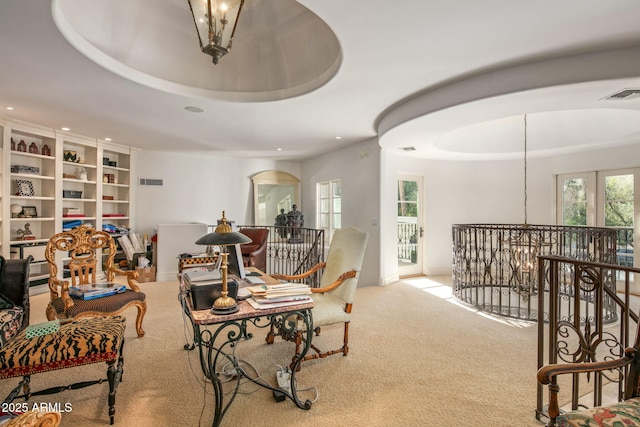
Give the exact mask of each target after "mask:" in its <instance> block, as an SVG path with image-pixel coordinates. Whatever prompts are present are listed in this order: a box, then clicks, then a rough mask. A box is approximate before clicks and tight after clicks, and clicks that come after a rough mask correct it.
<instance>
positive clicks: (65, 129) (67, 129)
mask: <svg viewBox="0 0 640 427" xmlns="http://www.w3.org/2000/svg"><path fill="white" fill-rule="evenodd" d="M60 129H62V130H64V131H69V130H71V129H69V128H60Z"/></svg>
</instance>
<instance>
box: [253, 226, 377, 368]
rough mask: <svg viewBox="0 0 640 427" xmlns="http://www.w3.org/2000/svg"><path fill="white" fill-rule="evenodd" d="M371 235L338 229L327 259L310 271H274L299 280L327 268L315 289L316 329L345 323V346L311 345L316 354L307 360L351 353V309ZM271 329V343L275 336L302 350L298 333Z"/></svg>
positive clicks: (354, 230) (314, 317)
mask: <svg viewBox="0 0 640 427" xmlns="http://www.w3.org/2000/svg"><path fill="white" fill-rule="evenodd" d="M368 239H369V234H368V233H365V232H363V231H360V230H358V229H357V228H354V227H349V228H344V229H339V230H336V231H335V233H334V235H333V239H332V241H331V246H330V247H329V253H328V254H327V261H326V262H321V263H319V264H316V265H315V266H314V267H313V268H312V269H311V270H309V271H307V272H305V273H303V274H300V275H295V276H285V275H281V274H272V275H271V276H272V277H274V278H277V279H283V280H299V279H303V278H305V277H308V276H310V275H311V274H313V273H315V272H316V271H318V270H320V269H324V270H323V272H322V277H321V279H320V287H319V288H312V289H311V291H312V293H313V294H312V297H313V300H314V302H315V307H314V308H313V310H312V315H313V326H314V332H315V333H316V336H317V335H320V328H321V327H322V326H328V325H333V324H338V323H342V324H344V335H343V341H342V346H341V347H340V348H338V349H336V350H328V351H322V350H320V349H319V348H318V347H316V346H315V345H314V344H312V345H311V348H312V349H313V350H314V351H315V353H313V354H308V355H307V356H305V358H304V359H303V361H304V360H310V359H317V358H323V357H327V356H330V355H332V354H337V353H342V354H343V355H344V356H346V355H347V353H349V322H350V321H351V309H352V307H353V302H354V299H355V296H356V288H357V287H358V274H359V273H360V269H361V267H362V260H363V258H364V253H365V249H366V247H367V240H368ZM275 329H276V328H274V326H273V325H272V326H271V330H270V331H269V333H268V334H267V338H266V341H267V343H268V344H272V343H273V342H274V338H275V336H276V335H280V336H281V337H282V338H284V339H286V340H290V341H294V342H296V354H297V353H299V351H300V340H299V339H298V338H297V337H296V336H292V335H291V334H290V333H287V331H284V330H277V331H276V330H275Z"/></svg>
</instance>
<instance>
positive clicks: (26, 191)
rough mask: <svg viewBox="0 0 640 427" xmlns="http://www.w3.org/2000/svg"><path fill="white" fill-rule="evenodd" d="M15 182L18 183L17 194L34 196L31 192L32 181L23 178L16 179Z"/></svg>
mask: <svg viewBox="0 0 640 427" xmlns="http://www.w3.org/2000/svg"><path fill="white" fill-rule="evenodd" d="M16 184H17V185H18V196H27V197H33V196H35V194H34V192H33V183H32V182H31V181H26V180H24V179H17V180H16Z"/></svg>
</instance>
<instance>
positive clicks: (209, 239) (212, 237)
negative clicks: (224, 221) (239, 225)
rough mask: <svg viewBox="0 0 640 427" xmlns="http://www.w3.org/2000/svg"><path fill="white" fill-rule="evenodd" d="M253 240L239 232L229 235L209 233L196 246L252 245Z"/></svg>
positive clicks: (232, 232) (197, 241)
mask: <svg viewBox="0 0 640 427" xmlns="http://www.w3.org/2000/svg"><path fill="white" fill-rule="evenodd" d="M250 242H251V239H250V238H249V237H247V236H245V235H244V234H242V233H239V232H237V231H231V232H227V233H217V232H213V233H209V234H206V235H204V236H202V237H201V238H199V239H198V240H196V245H211V246H229V245H235V244H238V243H239V244H243V243H250Z"/></svg>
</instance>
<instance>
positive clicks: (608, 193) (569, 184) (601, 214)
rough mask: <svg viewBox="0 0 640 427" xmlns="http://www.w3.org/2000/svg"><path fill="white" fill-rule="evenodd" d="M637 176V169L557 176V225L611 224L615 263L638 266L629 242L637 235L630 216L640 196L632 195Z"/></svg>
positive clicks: (639, 175) (639, 204) (636, 210)
mask: <svg viewBox="0 0 640 427" xmlns="http://www.w3.org/2000/svg"><path fill="white" fill-rule="evenodd" d="M639 179H640V174H639V173H638V169H623V170H613V171H601V172H589V173H584V174H567V175H558V177H557V186H558V187H557V194H558V195H559V197H558V205H557V221H558V224H562V225H587V226H598V227H614V228H616V229H617V230H618V236H617V237H618V238H617V248H616V255H617V262H618V263H619V264H620V265H624V266H634V265H640V262H638V260H637V259H636V258H639V254H638V253H637V252H638V251H634V243H633V242H634V240H637V239H634V237H637V235H638V230H637V228H638V227H637V226H636V224H635V221H634V218H635V212H640V210H639V209H638V207H639V206H640V197H638V196H636V194H635V187H636V186H637V185H639V184H638V183H637V182H636V181H637V180H639Z"/></svg>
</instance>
